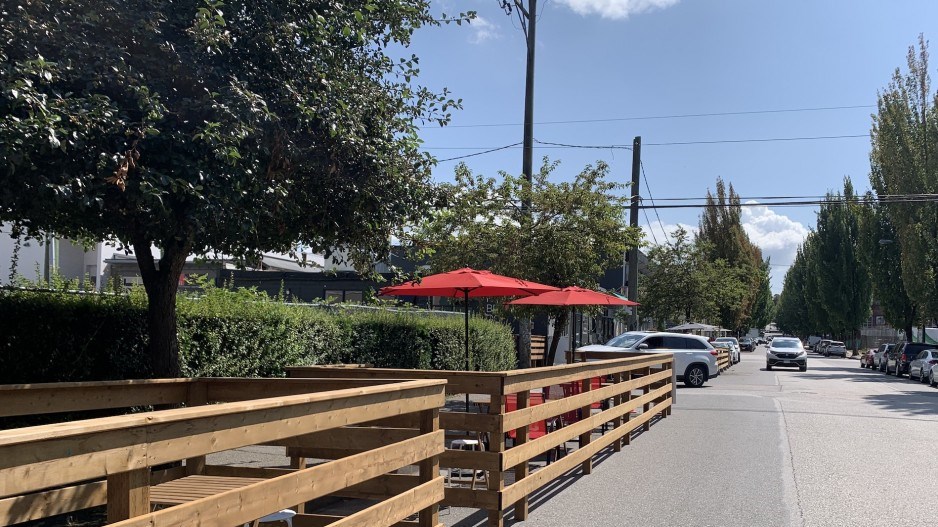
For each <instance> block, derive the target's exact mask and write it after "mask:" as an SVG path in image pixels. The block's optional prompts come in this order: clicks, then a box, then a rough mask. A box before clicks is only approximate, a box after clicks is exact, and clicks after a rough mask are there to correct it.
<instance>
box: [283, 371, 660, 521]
mask: <svg viewBox="0 0 938 527" xmlns="http://www.w3.org/2000/svg"><path fill="white" fill-rule="evenodd" d="M288 374H289V375H290V376H291V377H317V378H325V377H333V378H343V379H348V378H354V379H360V380H365V379H382V378H415V379H445V380H446V381H447V384H446V393H447V394H448V395H455V394H467V393H468V394H475V395H474V396H473V399H474V400H475V401H476V403H474V404H473V405H472V406H471V407H470V408H469V411H468V412H467V411H458V410H455V409H452V408H449V409H448V411H444V412H442V413H441V414H440V424H441V427H442V428H443V429H445V430H447V433H448V436H447V438H448V439H449V440H453V439H459V438H469V439H476V440H477V441H479V442H480V443H483V444H487V449H486V450H484V451H467V450H461V449H455V448H448V449H447V450H446V451H445V452H444V453H443V455H442V456H441V459H440V463H441V466H442V467H443V468H444V469H447V470H452V469H470V471H469V472H470V473H471V474H473V475H472V476H471V479H472V484H471V485H469V486H468V487H466V486H459V485H456V484H454V483H453V482H450V483H449V484H448V485H447V487H446V491H445V497H444V499H443V504H446V505H451V506H460V507H473V508H478V509H484V510H487V511H488V514H489V525H493V526H499V525H503V522H504V515H505V512H506V510H507V509H508V508H509V507H511V506H514V507H515V508H514V514H515V518H516V519H518V520H524V519H526V517H527V514H528V505H529V503H528V498H529V496H530V495H531V494H532V493H533V492H535V491H537V490H538V489H540V488H541V487H544V486H545V485H547V484H548V483H550V482H551V481H553V480H555V479H557V478H559V477H560V476H562V475H564V474H566V473H568V472H569V471H571V470H574V469H576V468H578V467H579V468H580V469H581V470H582V472H583V473H585V474H589V473H590V472H591V471H592V463H593V458H594V456H596V455H597V454H598V453H599V452H600V451H602V450H603V449H606V448H610V447H611V448H612V450H613V451H616V452H618V451H619V450H620V449H621V447H622V446H623V445H628V444H629V441H630V439H631V436H632V433H633V432H634V431H636V430H638V429H639V428H641V429H642V430H644V431H647V430H649V427H650V426H651V425H652V423H653V422H654V421H655V420H656V418H663V417H666V416H668V415H670V413H671V404H672V401H673V394H674V371H673V358H672V356H671V355H670V354H636V355H635V356H629V357H627V358H621V359H612V360H603V361H596V362H584V363H577V364H569V365H565V366H552V367H543V368H531V369H525V370H512V371H503V372H464V371H431V370H394V369H369V368H330V367H294V368H288ZM552 394H555V395H556V394H560V395H563V396H561V397H550V395H552ZM545 395H548V397H544V396H545ZM460 404H461V403H460ZM452 406H453V405H452V404H451V405H450V407H452ZM457 406H458V405H457ZM460 408H461V407H460ZM386 424H387V425H388V426H404V425H406V424H407V423H398V422H396V421H394V420H389V421H386ZM607 425H609V426H610V428H609V429H608V430H606V427H607ZM599 430H602V431H603V432H602V435H597V431H599ZM512 436H513V440H511V439H510V438H511V437H512ZM486 439H487V440H486ZM571 442H576V444H577V446H576V447H575V448H574V449H568V448H567V447H568V446H569V444H570V443H571ZM447 445H448V446H449V447H452V446H453V444H452V443H451V442H448V443H447ZM561 449H562V450H564V451H566V452H567V453H566V455H565V456H563V457H559V458H558V459H557V460H556V461H555V462H553V463H549V464H547V465H546V466H543V467H541V466H540V464H538V465H537V467H538V468H536V470H532V467H533V464H532V463H531V462H532V460H534V459H536V458H539V457H541V456H543V455H545V454H546V455H548V456H550V455H551V454H552V453H554V452H557V451H558V450H561ZM354 452H355V450H351V451H344V452H342V453H343V454H353V453H354ZM292 454H293V455H294V456H297V457H299V456H324V455H330V453H329V452H324V451H322V450H321V449H315V450H306V451H304V450H301V449H297V450H294V451H293V452H292ZM332 455H335V453H333V454H332ZM476 471H484V472H485V474H486V475H487V476H486V481H485V486H484V488H478V489H477V488H474V487H475V485H474V483H475V473H476ZM509 476H513V478H510V477H509Z"/></svg>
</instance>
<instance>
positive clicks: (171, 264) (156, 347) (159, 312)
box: [133, 239, 189, 378]
mask: <svg viewBox="0 0 938 527" xmlns="http://www.w3.org/2000/svg"><path fill="white" fill-rule="evenodd" d="M150 246H151V243H150V241H149V240H143V239H140V240H137V239H135V240H134V243H133V247H134V253H136V256H137V264H138V265H139V266H140V274H141V276H142V278H143V287H144V289H146V292H147V329H148V334H149V343H148V352H149V355H150V366H151V368H152V371H153V375H154V376H155V377H162V378H172V377H179V375H180V371H181V370H180V365H179V340H178V338H177V334H176V292H177V291H178V287H179V276H180V275H181V274H182V268H183V265H185V263H186V256H188V254H189V244H188V243H175V244H172V245H170V246H168V247H166V248H164V249H163V254H162V257H161V258H160V260H159V266H157V262H156V261H155V260H154V258H153V255H152V254H151V253H150Z"/></svg>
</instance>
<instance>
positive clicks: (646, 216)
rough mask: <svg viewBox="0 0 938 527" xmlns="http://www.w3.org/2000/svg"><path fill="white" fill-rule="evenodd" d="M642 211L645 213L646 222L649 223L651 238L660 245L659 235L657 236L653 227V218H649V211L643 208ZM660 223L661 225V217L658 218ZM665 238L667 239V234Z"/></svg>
mask: <svg viewBox="0 0 938 527" xmlns="http://www.w3.org/2000/svg"><path fill="white" fill-rule="evenodd" d="M642 212H643V213H644V214H645V223H647V224H648V232H650V233H651V239H652V240H655V245H658V237H657V236H655V230H654V229H652V228H651V220H649V219H648V211H647V210H642ZM658 225H661V220H660V219H659V220H658ZM665 240H667V236H666V237H665Z"/></svg>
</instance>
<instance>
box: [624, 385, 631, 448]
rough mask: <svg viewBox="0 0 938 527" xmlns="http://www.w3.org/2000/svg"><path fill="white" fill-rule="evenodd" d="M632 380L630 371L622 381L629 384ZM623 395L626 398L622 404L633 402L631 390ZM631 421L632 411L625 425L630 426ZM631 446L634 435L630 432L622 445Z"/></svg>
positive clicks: (628, 414) (626, 416) (626, 417)
mask: <svg viewBox="0 0 938 527" xmlns="http://www.w3.org/2000/svg"><path fill="white" fill-rule="evenodd" d="M631 380H632V370H629V371H627V372H623V374H622V381H623V382H629V381H631ZM623 395H624V397H625V400H623V401H622V403H623V404H628V403H629V402H630V401H631V400H632V390H629V391H628V392H626V393H625V394H623ZM631 419H632V412H631V411H630V412H629V413H627V414H625V424H626V425H628V424H629V420H631ZM630 444H632V433H631V432H629V433H628V434H625V435H624V436H622V445H623V446H626V445H630Z"/></svg>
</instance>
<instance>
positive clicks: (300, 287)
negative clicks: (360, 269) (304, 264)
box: [219, 270, 390, 302]
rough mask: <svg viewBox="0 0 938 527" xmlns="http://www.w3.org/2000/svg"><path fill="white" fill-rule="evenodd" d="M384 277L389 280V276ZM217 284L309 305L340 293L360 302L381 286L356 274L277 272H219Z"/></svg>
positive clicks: (348, 298)
mask: <svg viewBox="0 0 938 527" xmlns="http://www.w3.org/2000/svg"><path fill="white" fill-rule="evenodd" d="M386 278H388V279H390V276H387V277H386ZM219 281H220V282H221V283H224V284H231V285H233V286H235V287H256V288H257V289H258V291H264V292H265V293H267V294H269V295H271V296H276V295H278V294H279V293H280V292H281V291H283V293H284V294H285V295H286V296H287V297H288V298H293V299H295V300H297V301H303V302H310V301H313V300H324V299H325V298H326V297H327V293H329V296H334V295H335V294H336V293H340V294H342V295H344V296H343V298H341V300H345V301H360V300H361V297H362V296H364V295H368V294H371V292H373V291H377V290H378V289H379V288H380V287H382V286H383V285H386V284H388V283H390V282H384V284H378V282H375V281H373V280H363V279H362V278H361V277H360V276H359V275H358V274H356V273H336V274H331V273H302V272H276V271H240V270H224V271H221V272H220V273H219Z"/></svg>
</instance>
